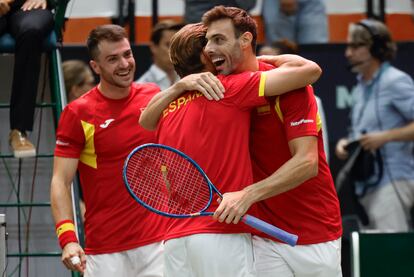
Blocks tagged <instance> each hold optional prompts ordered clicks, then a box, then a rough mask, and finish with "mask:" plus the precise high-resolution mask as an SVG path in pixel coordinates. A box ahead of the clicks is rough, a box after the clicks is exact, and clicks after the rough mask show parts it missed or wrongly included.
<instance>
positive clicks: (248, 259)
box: [140, 24, 320, 277]
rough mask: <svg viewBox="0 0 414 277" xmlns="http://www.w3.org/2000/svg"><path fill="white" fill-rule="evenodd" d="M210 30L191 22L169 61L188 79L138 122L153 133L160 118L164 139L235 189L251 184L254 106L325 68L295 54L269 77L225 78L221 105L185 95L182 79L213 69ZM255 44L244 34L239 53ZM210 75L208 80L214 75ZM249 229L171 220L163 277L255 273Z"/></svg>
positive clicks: (160, 133) (226, 186)
mask: <svg viewBox="0 0 414 277" xmlns="http://www.w3.org/2000/svg"><path fill="white" fill-rule="evenodd" d="M205 31H206V29H205V27H203V25H202V24H192V25H187V26H185V27H184V28H183V29H182V30H180V31H179V32H178V33H177V34H176V35H175V36H174V37H173V39H172V41H171V46H170V57H171V60H172V63H173V64H174V66H175V68H176V71H177V73H178V74H179V75H180V76H181V77H183V79H181V81H179V82H178V83H177V84H175V85H174V86H172V87H171V88H170V89H168V90H166V91H164V92H161V93H159V94H157V95H156V96H155V97H154V98H153V99H152V100H151V101H150V103H149V104H148V106H147V108H146V109H145V110H144V112H143V114H142V115H141V118H140V123H141V124H142V125H143V126H144V127H146V128H150V129H153V128H155V127H157V121H158V118H159V116H160V115H161V120H160V122H159V124H158V129H157V136H158V142H159V143H162V144H165V145H169V146H172V147H174V148H177V149H179V150H181V151H183V152H184V153H186V154H188V155H189V156H190V157H192V158H193V159H194V160H195V161H196V162H197V163H198V164H199V165H200V166H201V167H202V168H203V170H204V171H205V172H206V174H207V175H208V176H209V178H210V180H211V181H212V182H213V183H214V184H215V185H216V186H217V188H218V189H219V190H220V191H235V190H239V189H241V188H243V187H244V186H246V185H248V184H250V183H251V182H253V179H252V169H251V163H250V155H249V149H248V140H249V129H250V115H251V111H252V109H253V108H254V107H257V106H260V105H263V104H266V103H267V101H266V99H265V97H264V96H269V95H275V94H281V93H284V92H286V91H290V90H292V89H295V88H298V87H302V86H304V85H306V84H308V83H312V82H314V81H315V80H316V79H317V78H318V77H319V75H320V69H319V67H318V66H317V65H316V64H315V63H313V62H311V61H308V60H305V59H303V58H301V57H298V56H290V57H285V60H283V58H280V61H279V62H280V64H279V65H280V66H279V68H277V69H274V70H270V71H268V72H264V73H263V72H259V71H257V72H242V73H240V74H234V75H229V76H224V75H219V76H218V79H219V80H220V82H221V83H222V85H223V86H224V88H225V93H224V97H223V99H221V100H220V101H218V102H211V101H209V100H208V99H206V98H205V97H203V94H202V93H200V92H197V91H188V92H185V93H184V94H181V93H182V91H183V90H185V89H183V84H184V85H185V83H186V82H189V80H191V78H192V77H191V76H188V77H184V76H186V75H187V74H189V73H194V72H199V71H201V70H208V69H211V66H212V64H211V63H209V61H208V59H207V58H206V57H205V56H204V55H203V51H202V49H203V46H204V45H205V39H204V36H205ZM253 39H254V40H255V38H253V36H252V34H251V33H249V32H245V33H244V34H242V35H241V36H240V38H239V41H238V43H239V44H240V45H241V48H242V49H240V51H239V52H238V54H240V55H244V52H246V51H251V47H252V44H254V43H255V42H252V40H253ZM254 59H255V60H256V58H255V57H254ZM202 60H204V62H205V63H206V64H207V65H206V68H203V67H204V66H203V63H201V61H202ZM204 76H205V77H206V81H208V82H209V80H211V76H212V74H211V73H205V74H204ZM216 85H217V84H216ZM218 159H220V162H217V161H218ZM217 207H218V203H213V204H212V208H213V209H214V208H217ZM250 232H251V229H249V228H247V227H246V226H245V225H243V224H235V225H225V224H221V223H219V222H217V221H214V220H212V219H211V218H208V217H204V218H197V219H179V220H171V225H170V227H169V229H168V232H167V236H166V242H165V256H164V257H165V276H206V277H207V276H256V273H255V269H254V266H253V249H252V243H251V235H250Z"/></svg>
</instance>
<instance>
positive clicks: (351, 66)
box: [346, 59, 370, 71]
mask: <svg viewBox="0 0 414 277" xmlns="http://www.w3.org/2000/svg"><path fill="white" fill-rule="evenodd" d="M369 60H370V59H366V60H363V61H359V62H354V63H348V65H347V66H346V69H347V70H350V71H352V69H354V68H355V67H357V66H360V65H361V64H364V63H366V62H368V61H369Z"/></svg>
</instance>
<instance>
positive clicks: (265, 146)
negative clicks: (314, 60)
mask: <svg viewBox="0 0 414 277" xmlns="http://www.w3.org/2000/svg"><path fill="white" fill-rule="evenodd" d="M246 16H247V15H246V13H245V11H243V10H241V9H238V8H231V7H227V8H226V7H223V6H218V7H215V8H213V9H212V10H210V11H208V12H207V13H206V14H205V15H204V16H203V23H204V24H205V25H206V26H207V27H208V31H207V35H206V37H207V39H208V43H207V45H206V48H205V52H206V53H207V54H208V55H209V56H210V58H211V59H212V60H213V61H214V62H215V63H214V64H215V68H216V70H217V71H218V72H219V73H221V74H230V73H232V74H234V73H238V72H243V71H246V70H250V71H256V70H267V69H269V65H266V64H262V63H257V62H255V61H254V58H255V54H254V52H253V51H251V52H250V53H247V54H246V55H247V56H244V57H242V58H241V57H239V56H238V55H237V51H236V50H235V49H234V47H230V46H229V45H230V44H229V43H223V41H232V40H234V37H236V38H237V37H238V36H239V34H240V33H243V32H244V31H245V30H246V28H247V26H246V25H245V24H243V20H244V19H245V17H246ZM250 151H251V156H252V164H253V172H254V178H255V182H256V183H254V184H253V185H250V186H247V187H245V188H244V189H243V190H241V191H238V192H233V193H226V194H224V198H223V200H222V202H221V204H220V206H219V208H218V209H217V210H216V214H215V218H217V219H218V220H219V221H220V222H224V221H225V222H227V223H238V222H239V220H240V217H241V216H242V215H243V214H245V213H246V211H247V209H248V208H249V207H250V206H251V205H252V204H254V203H258V204H257V207H258V210H257V211H258V214H257V216H258V217H259V218H262V219H264V220H266V221H268V222H269V223H272V224H274V225H276V226H278V227H281V228H282V229H285V230H287V231H289V232H292V233H296V234H298V236H299V240H298V245H297V246H295V247H290V246H289V245H286V244H284V243H281V242H278V241H274V240H273V239H271V238H269V237H267V236H266V235H264V234H258V235H257V236H254V240H253V242H254V249H255V265H256V269H257V272H258V276H264V277H268V276H269V277H270V276H296V277H298V276H314V277H325V276H326V277H328V276H329V277H332V276H342V273H341V265H340V262H341V239H340V238H341V235H342V226H341V216H340V210H339V202H338V199H337V195H336V191H335V187H334V184H333V180H332V177H331V173H330V170H329V167H328V165H327V162H326V157H325V153H324V150H323V140H322V129H321V121H320V118H319V115H318V113H317V106H316V101H315V97H314V95H313V90H312V88H311V87H309V86H307V87H306V88H303V89H300V90H297V91H293V92H290V93H287V94H284V95H282V96H278V97H273V98H270V99H269V103H268V104H266V105H264V106H262V107H259V108H257V109H255V111H254V112H253V113H252V129H251V138H250Z"/></svg>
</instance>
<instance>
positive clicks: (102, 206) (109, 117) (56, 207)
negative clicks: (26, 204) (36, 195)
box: [51, 25, 165, 277]
mask: <svg viewBox="0 0 414 277" xmlns="http://www.w3.org/2000/svg"><path fill="white" fill-rule="evenodd" d="M87 45H88V50H89V54H90V56H91V61H90V65H91V67H92V69H93V70H94V71H95V73H96V74H98V75H99V76H100V82H99V84H98V86H96V87H94V88H92V89H91V90H90V91H89V92H87V93H86V94H84V95H83V96H81V97H80V98H78V99H77V100H75V101H73V102H71V103H70V104H69V105H68V106H67V107H66V108H65V110H64V111H63V113H62V116H61V118H60V122H59V126H58V130H57V140H56V149H55V159H54V171H53V178H52V183H51V204H52V212H53V217H54V219H55V222H56V230H57V235H58V238H59V243H60V246H61V247H62V261H63V263H64V264H65V266H66V267H67V268H68V269H70V270H77V271H80V272H85V276H88V277H91V276H99V277H105V276H108V277H109V276H122V277H129V276H162V272H163V258H162V253H163V247H162V243H161V241H162V238H163V235H164V233H165V222H164V220H163V218H162V217H160V216H158V215H156V214H154V213H151V212H149V211H148V210H146V209H145V208H143V207H142V206H140V205H138V204H137V203H136V202H135V201H134V200H133V199H132V198H131V197H130V195H129V194H128V192H127V190H126V189H125V188H124V184H123V180H122V166H123V162H124V160H125V158H126V157H127V155H128V154H129V153H130V152H131V150H132V149H134V147H136V146H137V145H140V144H143V143H150V142H154V141H155V135H154V133H153V132H149V131H146V130H144V129H143V128H141V127H140V126H139V125H138V119H139V117H140V114H141V111H142V110H143V109H144V108H145V106H146V105H147V102H148V101H149V99H151V97H152V96H153V95H154V94H155V93H157V92H158V90H159V89H158V88H157V87H156V86H155V85H150V84H146V85H139V84H135V83H133V78H134V72H135V60H134V57H133V55H132V51H131V46H130V44H129V41H128V39H127V36H126V32H125V30H124V29H123V28H122V27H119V26H116V25H103V26H99V27H97V28H96V29H94V30H92V31H91V33H90V35H89V38H88V41H87ZM114 139H116V143H114ZM77 170H78V171H79V175H80V180H81V184H82V191H83V196H84V200H85V205H86V214H85V236H86V247H85V251H84V250H83V249H82V248H81V246H80V245H79V243H78V241H77V238H76V235H75V232H74V231H75V228H74V224H73V221H72V220H73V211H72V204H71V192H70V186H71V183H72V180H73V178H74V176H75V173H76V171H77ZM85 253H86V257H85ZM76 256H77V257H80V263H77V264H76V263H75V264H72V262H71V258H73V257H76Z"/></svg>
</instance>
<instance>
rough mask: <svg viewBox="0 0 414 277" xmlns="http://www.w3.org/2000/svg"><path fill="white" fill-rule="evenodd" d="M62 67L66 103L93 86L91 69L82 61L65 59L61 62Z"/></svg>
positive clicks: (93, 80)
mask: <svg viewBox="0 0 414 277" xmlns="http://www.w3.org/2000/svg"><path fill="white" fill-rule="evenodd" d="M62 69H63V78H64V79H65V89H66V96H67V100H68V103H70V102H72V101H73V100H75V99H77V98H78V97H80V96H82V95H83V94H85V93H86V92H87V91H89V90H90V89H92V88H93V87H94V86H95V78H94V77H93V74H92V70H91V69H90V68H89V65H87V64H86V63H85V62H84V61H81V60H68V61H65V62H63V63H62Z"/></svg>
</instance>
